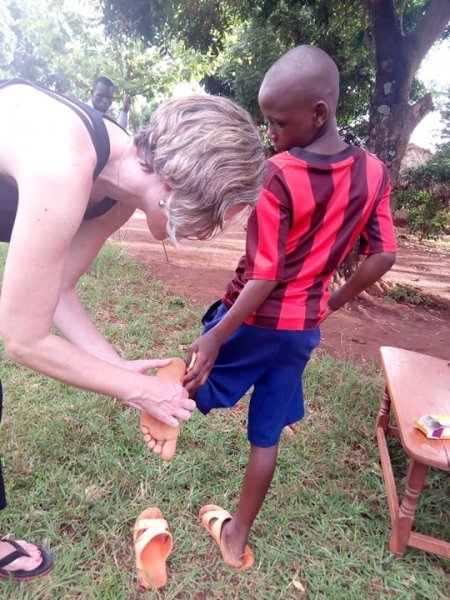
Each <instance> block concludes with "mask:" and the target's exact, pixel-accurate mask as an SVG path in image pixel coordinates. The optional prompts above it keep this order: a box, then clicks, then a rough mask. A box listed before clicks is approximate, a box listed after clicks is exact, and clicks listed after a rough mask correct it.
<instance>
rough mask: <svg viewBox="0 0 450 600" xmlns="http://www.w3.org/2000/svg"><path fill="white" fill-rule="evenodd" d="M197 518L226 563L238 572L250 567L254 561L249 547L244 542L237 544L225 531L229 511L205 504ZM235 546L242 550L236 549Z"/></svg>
mask: <svg viewBox="0 0 450 600" xmlns="http://www.w3.org/2000/svg"><path fill="white" fill-rule="evenodd" d="M199 518H200V521H201V522H202V525H203V527H204V528H205V529H206V531H208V533H209V534H210V535H211V536H212V538H213V539H214V541H215V542H216V544H217V545H218V546H219V548H220V552H221V554H222V558H223V560H224V561H225V562H226V564H227V565H228V566H229V567H231V568H232V569H234V570H235V571H237V572H238V573H241V572H242V571H246V570H247V569H250V567H251V566H252V565H253V562H254V558H253V552H252V551H251V549H250V547H249V546H248V544H246V543H245V544H243V545H241V544H238V543H237V542H236V540H234V539H233V536H229V535H227V532H226V531H225V530H226V528H227V525H228V524H230V523H231V521H232V519H233V517H232V516H231V515H230V513H229V512H228V511H227V510H225V509H223V508H221V507H220V506H217V505H216V504H207V505H206V506H203V507H202V508H201V509H200V513H199ZM237 547H240V548H243V550H242V551H238V550H237Z"/></svg>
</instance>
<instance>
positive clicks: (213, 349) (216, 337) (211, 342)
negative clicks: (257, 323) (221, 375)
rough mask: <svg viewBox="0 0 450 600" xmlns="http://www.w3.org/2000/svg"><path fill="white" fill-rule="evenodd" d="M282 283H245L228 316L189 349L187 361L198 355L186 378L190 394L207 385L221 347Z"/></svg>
mask: <svg viewBox="0 0 450 600" xmlns="http://www.w3.org/2000/svg"><path fill="white" fill-rule="evenodd" d="M277 284H278V281H267V280H262V279H252V280H250V281H248V282H247V283H246V284H245V287H244V289H243V290H242V292H241V293H240V295H239V298H238V299H237V300H236V302H235V303H234V304H233V306H232V307H231V308H230V310H229V311H228V313H227V314H226V315H225V316H224V318H223V319H222V320H221V321H220V323H218V324H217V325H216V326H215V327H213V328H212V329H210V330H209V331H208V332H207V333H205V334H204V335H202V336H200V337H199V338H197V339H196V340H195V342H193V343H192V344H191V346H190V347H189V352H188V358H187V362H188V364H189V361H190V358H191V356H192V355H193V354H194V353H196V354H197V359H196V361H195V364H194V366H193V367H192V369H191V370H189V372H188V373H187V374H186V375H185V377H184V378H183V384H184V386H185V388H186V389H187V390H188V391H192V390H195V389H196V388H198V387H199V386H200V385H203V384H204V383H205V382H206V380H207V378H208V375H209V373H210V371H211V369H212V367H213V365H214V362H215V360H216V358H217V354H218V352H219V349H220V346H221V345H222V344H223V343H224V342H225V341H226V340H227V339H228V338H229V337H230V336H231V335H232V334H233V333H234V331H236V329H237V328H238V327H239V326H240V325H242V323H244V321H245V320H246V319H247V317H249V316H250V315H251V314H253V313H254V312H255V310H256V309H257V308H258V307H259V306H260V305H261V304H262V303H263V302H264V300H265V299H266V298H267V297H268V296H269V295H270V293H271V292H272V290H273V289H274V288H275V287H276V286H277Z"/></svg>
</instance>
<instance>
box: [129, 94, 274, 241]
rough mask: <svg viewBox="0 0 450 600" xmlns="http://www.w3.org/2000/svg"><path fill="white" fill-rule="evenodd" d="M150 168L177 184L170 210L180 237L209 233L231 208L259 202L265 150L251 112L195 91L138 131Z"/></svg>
mask: <svg viewBox="0 0 450 600" xmlns="http://www.w3.org/2000/svg"><path fill="white" fill-rule="evenodd" d="M134 143H135V145H136V149H137V154H138V157H139V159H140V160H141V163H142V166H143V168H144V169H145V170H146V171H150V172H154V173H156V174H157V175H158V176H159V177H161V179H162V180H163V181H165V182H166V183H167V184H168V185H169V186H170V188H171V193H170V195H169V198H168V200H167V202H166V206H165V210H166V213H167V217H168V225H167V231H168V234H169V236H170V237H171V238H172V239H173V240H174V241H176V240H180V239H182V238H194V239H202V240H205V239H208V238H211V237H212V236H213V235H214V234H215V233H217V232H218V231H220V230H221V229H223V225H224V217H225V215H226V213H227V211H228V210H229V209H231V208H233V207H234V206H236V205H238V204H244V205H247V206H249V207H253V206H255V204H256V202H257V200H258V195H259V191H260V189H261V185H262V178H263V172H264V164H265V156H264V149H263V145H262V142H261V138H260V136H259V133H258V131H257V129H256V127H255V124H254V123H253V121H252V119H251V117H250V115H249V114H248V113H247V111H245V110H244V109H243V108H241V107H240V106H238V105H237V104H236V103H235V102H232V101H231V100H229V99H228V98H222V97H219V96H208V95H203V94H195V95H191V96H185V97H182V98H176V99H172V100H168V101H166V102H164V103H163V104H161V105H160V106H159V107H158V108H157V110H156V111H155V112H154V113H153V114H152V116H151V119H150V121H149V123H148V125H146V126H145V127H143V128H142V129H141V131H140V132H139V133H138V134H137V135H136V136H135V139H134Z"/></svg>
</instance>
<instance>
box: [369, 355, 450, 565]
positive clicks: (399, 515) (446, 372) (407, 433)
mask: <svg viewBox="0 0 450 600" xmlns="http://www.w3.org/2000/svg"><path fill="white" fill-rule="evenodd" d="M381 359H382V365H383V370H384V375H385V381H386V387H385V393H384V396H383V399H382V403H381V407H380V411H379V413H378V418H377V422H376V430H375V433H376V438H377V441H378V447H379V451H380V459H381V466H382V469H383V477H384V482H385V486H386V492H387V500H388V505H389V513H390V518H391V525H392V532H391V538H390V544H389V548H390V550H391V551H392V552H394V553H395V554H397V555H402V554H403V553H404V552H405V551H406V547H407V546H412V547H414V548H419V549H421V550H425V551H426V552H433V553H434V554H439V555H440V556H444V557H445V558H450V542H447V541H444V540H441V539H438V538H436V537H432V536H429V535H423V534H421V533H418V532H416V531H414V530H413V523H414V517H415V512H416V505H417V500H418V498H419V497H420V495H421V493H422V489H423V486H424V483H425V478H426V476H427V473H428V469H429V468H430V467H432V468H435V469H440V470H442V471H447V472H450V440H431V439H428V438H427V437H426V436H425V435H424V434H423V433H422V432H421V431H419V430H417V429H415V427H414V425H413V422H414V419H417V418H418V417H420V416H422V415H425V414H450V364H449V361H447V360H442V359H439V358H434V357H432V356H428V355H425V354H420V353H418V352H411V351H409V350H402V349H400V348H392V347H388V346H383V347H382V348H381ZM449 359H450V357H449ZM391 411H392V416H393V417H394V422H395V425H393V424H392V423H391ZM388 435H394V436H396V437H398V438H400V441H401V445H402V448H403V450H404V451H405V453H406V454H407V455H408V456H409V459H410V460H409V467H408V473H407V476H406V482H405V492H404V495H403V499H402V500H401V503H400V504H399V498H398V493H397V488H396V483H395V478H394V473H393V470H392V465H391V458H390V455H389V449H388V445H387V436H388ZM449 485H450V480H449ZM445 493H446V492H445V490H443V494H445ZM449 518H450V516H449Z"/></svg>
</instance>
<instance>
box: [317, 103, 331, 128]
mask: <svg viewBox="0 0 450 600" xmlns="http://www.w3.org/2000/svg"><path fill="white" fill-rule="evenodd" d="M329 116H330V107H329V106H328V104H327V102H325V100H319V101H318V102H316V104H315V105H314V124H315V126H316V127H317V128H318V129H319V128H320V127H322V125H323V124H324V123H326V122H327V121H328V118H329Z"/></svg>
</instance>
